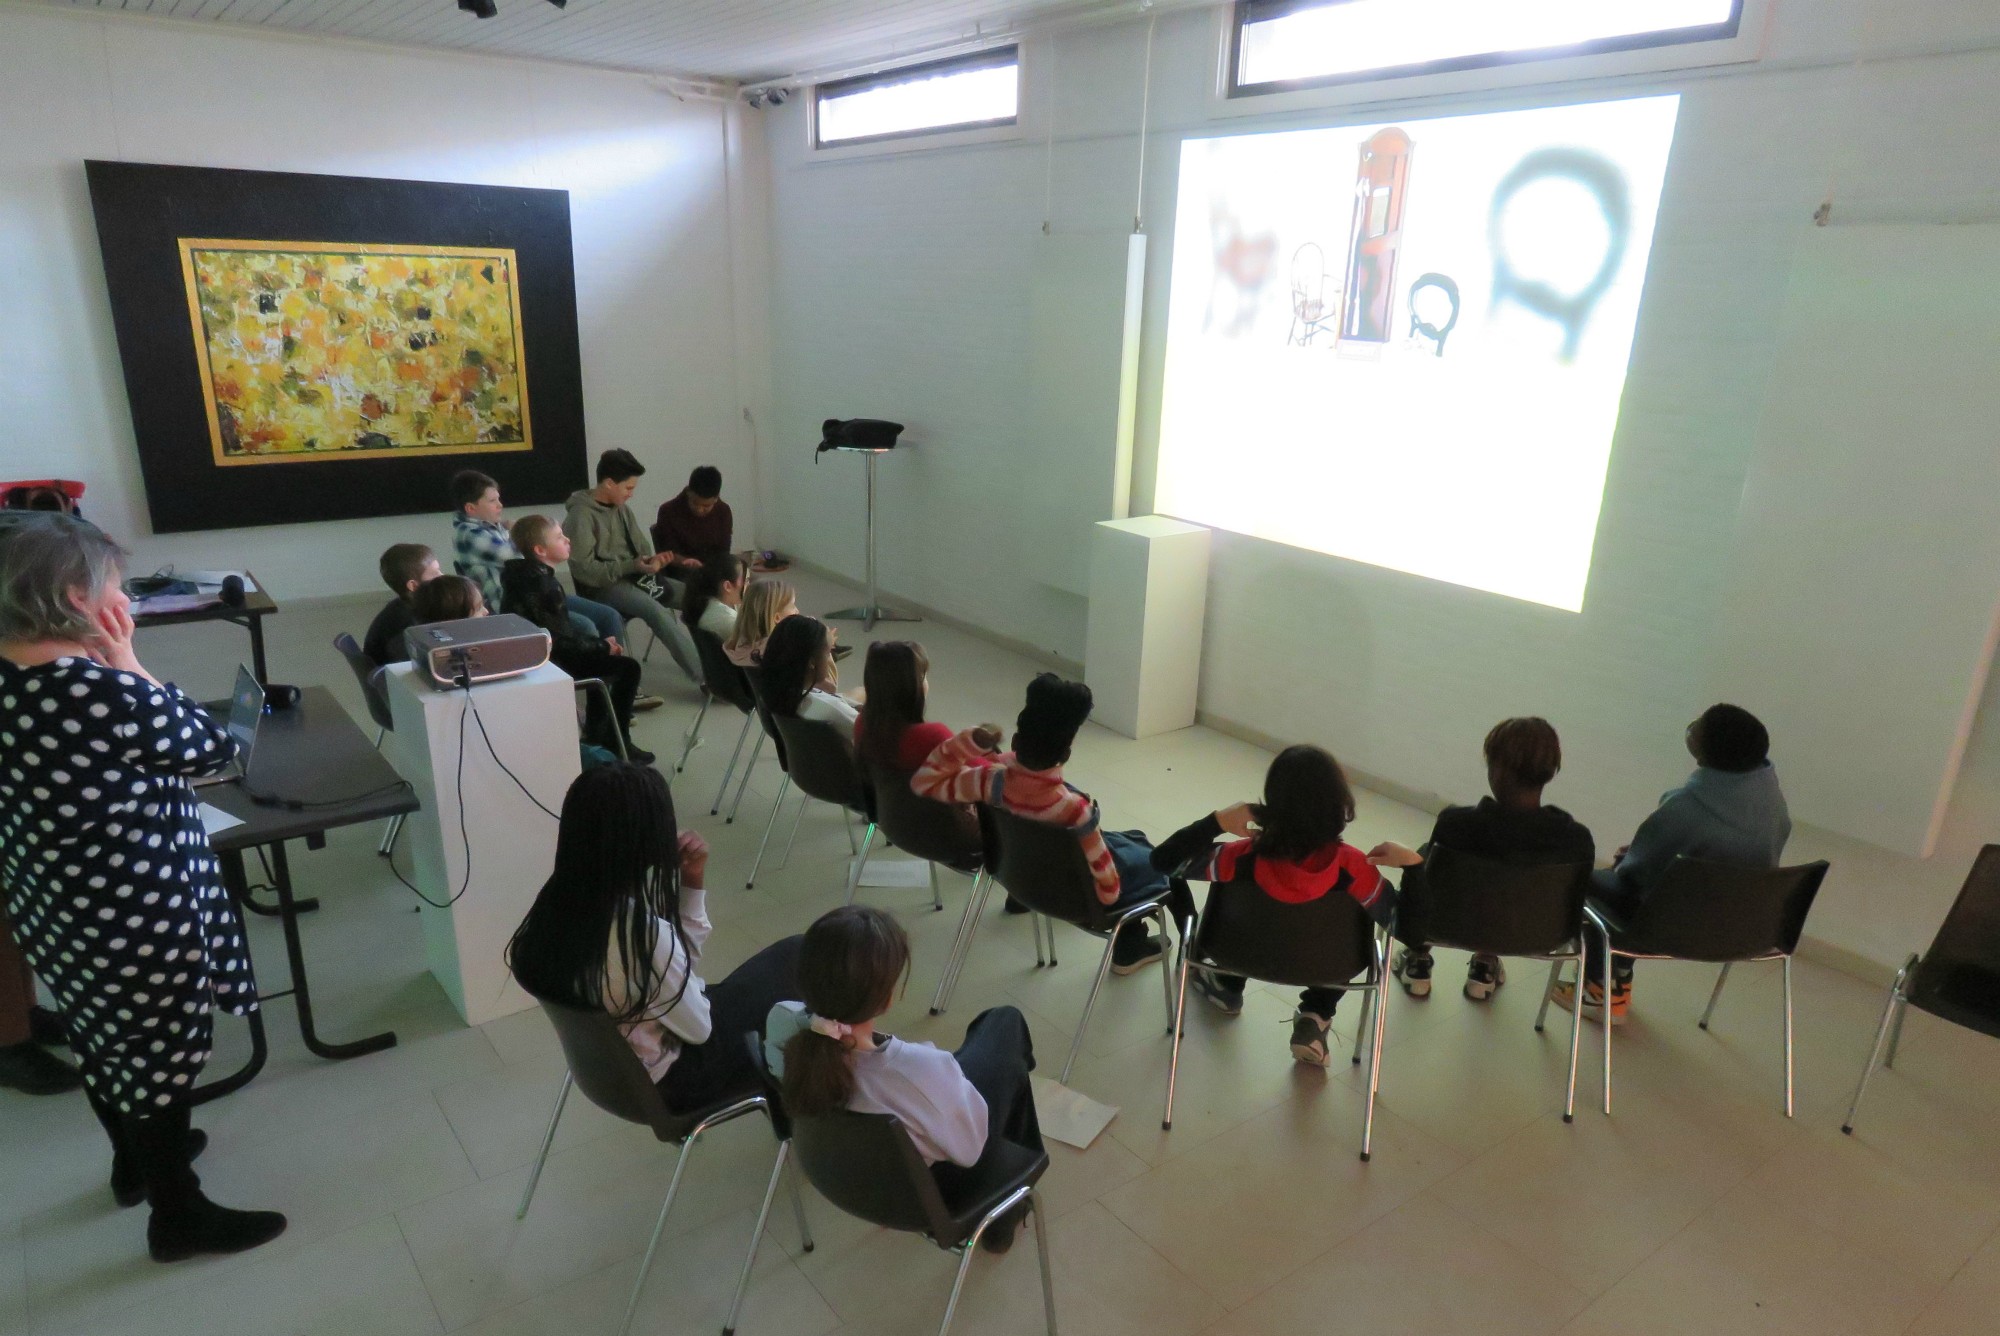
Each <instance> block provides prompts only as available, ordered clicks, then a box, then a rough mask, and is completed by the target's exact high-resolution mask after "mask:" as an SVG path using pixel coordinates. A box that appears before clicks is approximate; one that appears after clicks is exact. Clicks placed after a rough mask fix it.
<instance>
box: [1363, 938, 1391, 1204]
mask: <svg viewBox="0 0 2000 1336" xmlns="http://www.w3.org/2000/svg"><path fill="white" fill-rule="evenodd" d="M1388 988H1389V953H1388V951H1387V950H1386V949H1384V948H1383V947H1381V946H1377V947H1376V948H1375V989H1374V991H1375V992H1377V993H1380V994H1381V996H1380V997H1377V998H1376V999H1375V1034H1374V1038H1373V1040H1372V1041H1371V1042H1370V1043H1369V1045H1368V1108H1367V1111H1366V1112H1365V1113H1363V1114H1362V1115H1361V1162H1362V1163H1363V1164H1366V1163H1368V1158H1369V1156H1371V1155H1373V1154H1374V1153H1375V1095H1376V1092H1377V1091H1379V1090H1381V1088H1382V1037H1383V1034H1384V1031H1385V1029H1386V1028H1387V1024H1388V1020H1389V995H1388Z"/></svg>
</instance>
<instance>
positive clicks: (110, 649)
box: [89, 599, 158, 686]
mask: <svg viewBox="0 0 2000 1336" xmlns="http://www.w3.org/2000/svg"><path fill="white" fill-rule="evenodd" d="M92 620H93V621H94V623H95V629H94V631H93V633H92V635H91V638H90V641H89V647H90V652H91V657H92V658H94V659H96V660H97V661H98V662H99V663H101V664H103V665H104V666H105V667H106V668H115V669H117V670H118V671H119V672H121V673H131V674H132V675H133V676H134V677H143V678H145V679H146V680H147V681H148V682H153V683H154V685H156V686H157V685H158V683H157V681H156V680H155V679H154V677H153V675H152V674H151V673H149V672H147V671H146V669H145V667H144V665H142V664H141V663H140V662H139V656H138V655H137V654H136V653H134V652H133V650H132V636H133V634H134V632H135V631H136V630H137V629H138V628H136V627H135V626H134V625H133V624H132V614H131V612H130V611H129V610H128V608H127V607H126V604H125V601H124V600H123V599H118V600H115V601H113V602H110V603H107V604H105V605H104V606H103V607H101V608H99V609H98V610H97V614H96V616H95V617H94V618H93V619H92Z"/></svg>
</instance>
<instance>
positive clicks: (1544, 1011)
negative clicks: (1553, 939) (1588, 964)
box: [1535, 960, 1583, 1034]
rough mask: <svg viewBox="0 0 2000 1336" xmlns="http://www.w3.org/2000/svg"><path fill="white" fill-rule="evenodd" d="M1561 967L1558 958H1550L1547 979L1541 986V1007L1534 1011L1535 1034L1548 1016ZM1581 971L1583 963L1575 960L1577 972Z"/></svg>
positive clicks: (1540, 1030) (1560, 974) (1538, 1032)
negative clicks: (1550, 1001) (1550, 1000)
mask: <svg viewBox="0 0 2000 1336" xmlns="http://www.w3.org/2000/svg"><path fill="white" fill-rule="evenodd" d="M1562 967H1563V963H1562V962H1561V961H1560V960H1551V961H1550V962H1549V981H1548V983H1547V984H1546V985H1544V986H1543V988H1542V1005H1541V1009H1540V1010H1539V1011H1537V1012H1536V1013H1535V1033H1536V1034H1540V1033H1541V1032H1542V1022H1543V1021H1545V1020H1547V1019H1548V1017H1549V999H1550V998H1552V997H1554V996H1555V995H1556V984H1557V983H1559V982H1561V980H1562ZM1582 972H1583V963H1582V961H1580V960H1579V961H1578V962H1577V973H1579V974H1581V973H1582Z"/></svg>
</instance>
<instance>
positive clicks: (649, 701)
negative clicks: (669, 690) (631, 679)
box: [632, 691, 667, 710]
mask: <svg viewBox="0 0 2000 1336" xmlns="http://www.w3.org/2000/svg"><path fill="white" fill-rule="evenodd" d="M666 703H667V698H666V697H665V696H655V695H654V694H653V693H652V692H650V691H642V692H640V693H639V694H638V695H636V696H634V697H633V698H632V708H633V709H634V710H657V709H659V708H660V707H661V706H662V705H665V704H666Z"/></svg>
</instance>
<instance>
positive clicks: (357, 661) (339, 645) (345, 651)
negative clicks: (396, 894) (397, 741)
mask: <svg viewBox="0 0 2000 1336" xmlns="http://www.w3.org/2000/svg"><path fill="white" fill-rule="evenodd" d="M333 647H334V648H335V649H336V650H339V651H340V657H341V658H343V659H345V660H346V661H347V670H348V671H349V672H351V673H353V674H354V680H355V682H357V683H358V684H359V685H360V687H361V699H362V701H363V702H364V703H365V704H366V705H367V706H368V717H369V718H370V719H372V720H374V721H375V746H376V749H377V750H380V749H381V746H382V739H383V738H386V737H388V736H389V734H391V733H393V732H394V731H395V729H396V720H395V718H394V716H392V715H391V714H390V713H389V690H388V687H387V685H386V683H385V682H384V679H385V678H386V677H387V676H388V672H389V670H388V668H386V667H385V666H384V665H382V664H379V663H377V662H375V660H373V659H371V658H369V657H368V652H367V651H366V650H364V649H362V648H361V646H360V645H358V644H356V643H355V641H354V637H353V636H351V635H349V634H347V632H345V631H342V632H341V633H340V634H339V635H337V636H335V637H334V638H333ZM402 833H403V818H402V817H400V816H392V817H390V818H389V822H388V824H387V825H386V826H384V827H383V828H382V839H381V841H380V842H379V843H378V844H376V846H375V852H376V853H378V854H380V855H382V857H384V858H387V857H388V856H389V855H390V854H391V853H393V852H394V851H395V848H396V839H397V837H398V836H400V835H401V834H402Z"/></svg>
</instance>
